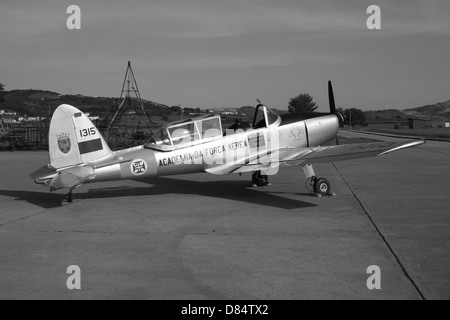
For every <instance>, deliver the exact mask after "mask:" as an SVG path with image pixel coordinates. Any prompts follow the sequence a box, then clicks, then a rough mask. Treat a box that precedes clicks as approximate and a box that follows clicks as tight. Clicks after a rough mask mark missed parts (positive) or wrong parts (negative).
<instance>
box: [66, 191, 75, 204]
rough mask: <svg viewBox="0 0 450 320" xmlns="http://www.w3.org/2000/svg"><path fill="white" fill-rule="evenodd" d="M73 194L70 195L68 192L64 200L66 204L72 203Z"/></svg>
mask: <svg viewBox="0 0 450 320" xmlns="http://www.w3.org/2000/svg"><path fill="white" fill-rule="evenodd" d="M73 198H74V197H73V193H72V191H71V192H69V193H68V194H67V195H66V200H67V202H69V203H72V202H73Z"/></svg>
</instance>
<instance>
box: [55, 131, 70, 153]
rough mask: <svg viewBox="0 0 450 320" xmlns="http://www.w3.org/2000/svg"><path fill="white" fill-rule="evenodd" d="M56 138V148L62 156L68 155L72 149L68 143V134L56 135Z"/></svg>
mask: <svg viewBox="0 0 450 320" xmlns="http://www.w3.org/2000/svg"><path fill="white" fill-rule="evenodd" d="M56 138H57V139H58V148H59V151H61V152H62V153H64V154H68V153H69V151H70V149H71V148H72V144H71V143H70V134H69V133H61V134H57V135H56Z"/></svg>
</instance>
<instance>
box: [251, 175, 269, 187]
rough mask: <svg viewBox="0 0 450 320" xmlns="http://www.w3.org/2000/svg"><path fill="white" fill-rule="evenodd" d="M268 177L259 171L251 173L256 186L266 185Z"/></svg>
mask: <svg viewBox="0 0 450 320" xmlns="http://www.w3.org/2000/svg"><path fill="white" fill-rule="evenodd" d="M268 181H269V178H268V177H267V176H266V175H262V174H261V171H256V172H255V173H253V176H252V182H253V184H256V185H257V186H258V187H264V186H266V185H267V182H268Z"/></svg>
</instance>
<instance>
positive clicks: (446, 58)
mask: <svg viewBox="0 0 450 320" xmlns="http://www.w3.org/2000/svg"><path fill="white" fill-rule="evenodd" d="M69 5H78V6H79V7H80V9H81V29H80V30H69V29H68V28H67V26H66V21H67V19H68V18H69V16H70V14H67V13H66V10H67V8H68V6H69ZM370 5H378V6H379V7H380V9H381V30H369V29H368V28H367V25H366V21H367V19H368V18H369V16H370V14H368V13H366V10H367V8H368V7H369V6H370ZM449 16H450V1H448V0H430V1H423V0H421V1H418V0H380V1H375V0H369V1H366V0H360V1H356V0H342V1H341V0H334V1H333V0H314V1H312V0H306V1H300V0H149V1H144V0H128V1H124V0H108V1H106V0H96V1H87V0H70V1H67V0H0V83H3V84H5V89H6V90H13V89H28V88H33V89H41V90H50V91H56V92H59V93H62V94H69V93H71V94H83V95H89V96H107V97H113V96H114V97H117V96H119V95H120V93H121V88H122V82H123V77H124V75H125V70H126V67H127V62H128V61H129V60H130V61H131V63H132V67H133V70H134V74H135V76H136V80H137V83H138V85H139V89H140V92H141V95H142V97H143V98H145V99H148V100H152V101H155V102H159V103H163V104H166V105H169V106H172V105H181V106H182V107H195V108H196V107H200V108H226V107H229V108H234V107H240V106H244V105H255V104H256V99H257V98H259V99H261V101H262V102H263V103H264V104H266V105H267V106H269V107H273V108H278V109H287V105H288V103H289V100H290V98H292V97H295V96H297V95H299V94H300V93H309V94H310V95H311V96H313V97H314V100H315V101H316V102H317V104H318V105H319V111H326V110H328V97H327V81H328V80H331V81H332V82H333V86H334V91H335V97H336V104H337V106H338V107H342V108H350V107H352V108H360V109H363V110H372V109H375V110H377V109H388V108H398V109H406V108H414V107H419V106H423V105H426V104H432V103H436V102H441V101H446V100H449V99H450V20H449Z"/></svg>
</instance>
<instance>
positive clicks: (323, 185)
mask: <svg viewBox="0 0 450 320" xmlns="http://www.w3.org/2000/svg"><path fill="white" fill-rule="evenodd" d="M314 192H315V193H317V194H320V195H321V196H325V195H328V194H331V185H330V182H329V181H328V180H327V179H325V178H319V179H317V180H316V182H314Z"/></svg>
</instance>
